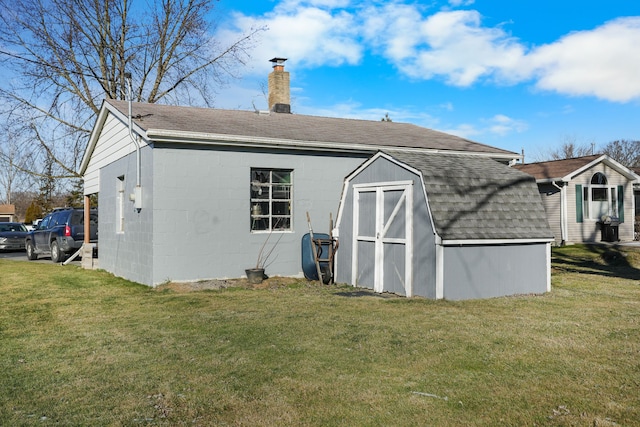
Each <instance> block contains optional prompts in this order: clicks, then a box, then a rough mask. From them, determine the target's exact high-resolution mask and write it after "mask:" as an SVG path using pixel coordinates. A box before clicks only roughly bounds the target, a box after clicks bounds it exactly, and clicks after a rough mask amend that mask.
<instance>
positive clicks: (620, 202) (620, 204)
mask: <svg viewBox="0 0 640 427" xmlns="http://www.w3.org/2000/svg"><path fill="white" fill-rule="evenodd" d="M618 218H619V219H620V222H624V186H623V185H618Z"/></svg>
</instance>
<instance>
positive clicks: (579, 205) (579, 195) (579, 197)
mask: <svg viewBox="0 0 640 427" xmlns="http://www.w3.org/2000/svg"><path fill="white" fill-rule="evenodd" d="M582 221H583V218H582V185H580V184H576V222H582Z"/></svg>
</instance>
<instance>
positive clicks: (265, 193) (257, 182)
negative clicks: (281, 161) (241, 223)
mask: <svg viewBox="0 0 640 427" xmlns="http://www.w3.org/2000/svg"><path fill="white" fill-rule="evenodd" d="M292 175H293V171H292V170H291V169H261V168H252V169H251V214H250V218H251V231H287V230H291V205H292V199H291V196H292V190H293V185H292V180H291V177H292Z"/></svg>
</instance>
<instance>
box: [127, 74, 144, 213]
mask: <svg viewBox="0 0 640 427" xmlns="http://www.w3.org/2000/svg"><path fill="white" fill-rule="evenodd" d="M124 77H125V79H127V89H128V96H127V98H129V136H130V137H131V141H133V144H134V145H135V146H136V187H135V188H134V190H133V194H132V195H130V196H129V197H130V199H131V200H132V201H133V203H134V208H135V209H136V210H138V211H140V209H142V186H141V185H140V181H141V172H140V170H141V167H140V165H141V161H140V142H139V141H138V135H135V136H134V134H133V118H132V114H131V109H132V105H131V104H132V98H133V93H132V89H131V73H125V74H124Z"/></svg>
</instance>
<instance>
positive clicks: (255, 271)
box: [244, 268, 267, 285]
mask: <svg viewBox="0 0 640 427" xmlns="http://www.w3.org/2000/svg"><path fill="white" fill-rule="evenodd" d="M244 272H245V273H246V274H247V279H248V280H249V283H251V284H254V285H257V284H258V283H262V281H263V280H264V279H265V278H266V277H267V276H265V274H264V268H248V269H246V270H245V271H244Z"/></svg>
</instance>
